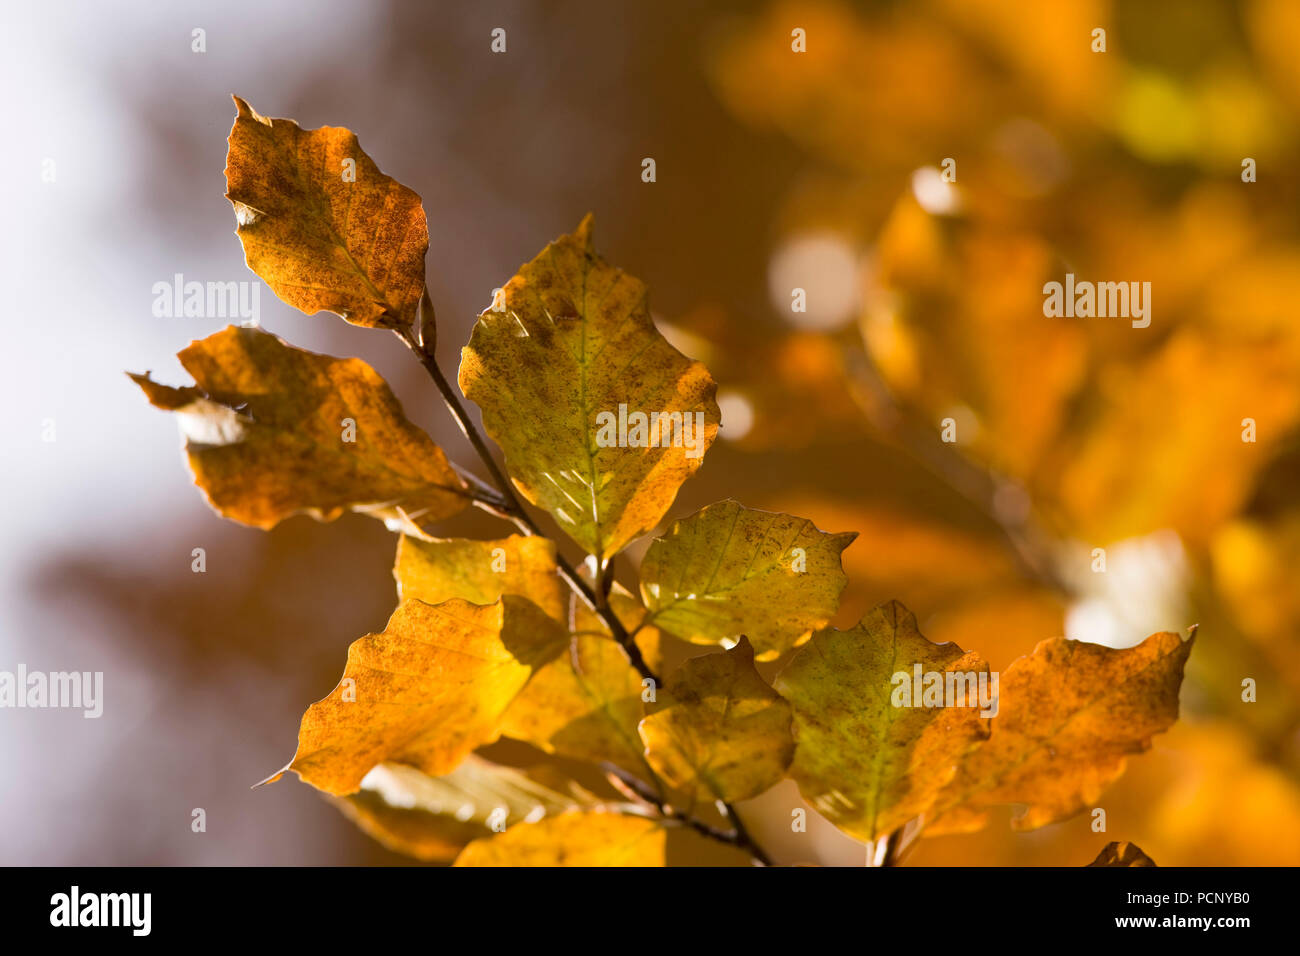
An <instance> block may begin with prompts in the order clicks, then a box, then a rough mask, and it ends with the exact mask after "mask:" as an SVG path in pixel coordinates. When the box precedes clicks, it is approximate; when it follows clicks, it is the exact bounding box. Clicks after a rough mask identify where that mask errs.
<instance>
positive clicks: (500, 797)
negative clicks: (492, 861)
mask: <svg viewBox="0 0 1300 956" xmlns="http://www.w3.org/2000/svg"><path fill="white" fill-rule="evenodd" d="M334 801H335V803H336V804H337V805H338V807H339V809H340V810H342V811H343V813H344V814H345V815H346V816H347V817H348V818H349V819H351V820H352V821H353V822H354V823H356V824H357V826H358V827H360V828H361V829H362V830H363V831H364V832H366V833H367V834H369V835H370V836H372V837H374V838H375V839H376V840H378V841H379V842H380V843H382V844H383V845H384V846H386V847H388V848H389V849H390V850H392V851H394V852H396V853H404V854H406V855H407V856H411V857H415V858H416V859H418V860H425V861H427V862H440V863H445V862H450V861H451V860H453V859H455V857H456V854H457V853H459V852H460V851H461V849H462V848H463V847H464V846H465V844H467V843H469V842H470V841H471V840H476V839H479V838H481V837H486V836H491V834H492V833H493V826H494V825H497V826H499V825H502V824H504V825H507V826H509V825H512V824H514V823H520V822H524V821H536V820H540V819H542V818H543V817H545V816H548V815H552V814H557V813H562V812H564V811H565V810H572V809H575V808H576V807H577V806H578V804H577V801H575V800H574V799H572V798H570V797H567V796H565V795H563V794H561V793H557V792H556V791H554V790H552V789H551V788H550V787H547V786H545V785H543V784H541V783H539V782H537V781H535V780H533V779H531V778H530V777H529V775H528V774H527V773H526V772H523V771H519V770H515V769H513V768H510V767H503V766H501V765H500V764H494V763H491V762H490V761H487V760H484V759H483V758H481V757H476V756H475V755H473V754H470V755H469V756H468V757H467V758H465V762H464V763H462V764H461V765H460V766H459V767H457V768H456V769H455V770H453V771H452V772H451V773H449V774H446V775H445V776H442V777H430V776H429V775H428V774H425V773H422V772H421V771H419V770H416V769H415V768H414V767H408V766H406V765H405V764H399V763H381V764H379V765H378V766H376V767H375V768H374V769H372V770H371V771H370V772H369V773H368V774H366V777H365V779H364V780H362V781H361V789H360V790H358V791H357V792H356V793H354V794H352V795H351V796H347V797H335V798H334Z"/></svg>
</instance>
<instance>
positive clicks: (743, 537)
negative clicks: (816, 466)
mask: <svg viewBox="0 0 1300 956" xmlns="http://www.w3.org/2000/svg"><path fill="white" fill-rule="evenodd" d="M855 537H857V535H856V534H853V533H848V534H827V533H825V532H823V531H818V530H817V528H816V527H814V526H813V523H812V522H811V521H808V520H807V519H805V518H796V517H794V516H793V515H785V514H775V513H773V512H770V511H757V510H754V509H751V508H746V507H744V506H743V505H740V504H738V503H737V502H735V501H721V502H718V503H717V504H713V505H709V506H708V507H707V508H705V509H703V510H702V511H699V512H697V513H696V514H693V515H691V516H690V517H689V518H684V519H682V520H681V521H678V522H675V523H674V524H673V526H672V527H671V528H670V529H669V530H668V533H667V534H666V535H664V536H663V537H662V538H657V539H656V540H655V541H654V542H653V543H652V544H651V545H650V548H649V550H648V551H647V552H646V556H645V559H644V560H643V561H642V562H641V595H642V598H643V600H644V601H645V604H646V607H647V608H649V610H650V620H651V621H652V622H653V623H654V625H655V626H656V627H659V628H661V629H662V630H665V631H668V632H670V633H672V634H675V635H677V636H678V637H681V638H683V639H685V640H688V641H692V642H693V643H696V644H727V643H729V642H731V641H734V640H735V639H737V638H738V637H739V636H740V635H741V634H744V635H745V636H747V637H748V638H749V640H750V643H752V644H753V645H754V651H755V653H756V654H757V657H758V660H760V661H767V660H772V659H774V658H776V657H777V656H779V655H780V654H781V653H783V652H784V651H787V650H789V649H790V648H792V647H795V646H797V645H799V644H800V643H802V642H803V641H804V640H806V639H807V637H808V635H809V634H810V633H811V632H812V631H813V630H814V629H816V628H819V627H822V626H824V625H825V624H826V623H827V622H828V621H829V620H830V619H831V617H832V616H833V615H834V614H835V611H836V610H837V609H838V608H839V604H840V592H841V591H843V590H844V585H845V584H847V583H848V578H847V577H846V576H845V574H844V569H843V567H842V566H841V564H840V553H841V552H842V551H843V550H844V549H845V548H846V547H848V545H849V543H850V542H851V541H852V540H853V539H854V538H855Z"/></svg>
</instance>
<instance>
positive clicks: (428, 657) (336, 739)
mask: <svg viewBox="0 0 1300 956" xmlns="http://www.w3.org/2000/svg"><path fill="white" fill-rule="evenodd" d="M563 647H564V633H563V631H561V629H560V628H559V626H558V625H557V624H556V623H555V622H554V621H552V620H551V619H550V618H549V617H547V616H546V615H545V614H544V613H543V612H542V611H541V610H540V609H538V607H537V606H536V605H534V604H532V603H531V602H529V601H527V600H525V599H523V598H518V597H514V596H506V597H503V598H502V599H501V600H500V601H498V602H497V603H495V604H490V605H483V606H480V605H476V604H470V603H468V602H467V601H462V600H459V599H456V600H450V601H447V602H445V603H443V604H438V605H432V604H425V603H424V602H423V601H406V602H404V603H403V604H402V605H401V606H400V607H399V608H398V609H397V610H396V611H395V612H394V613H393V616H392V618H390V619H389V621H388V626H387V627H386V628H384V630H383V632H382V633H380V634H368V635H366V636H365V637H363V638H361V639H360V640H358V641H354V642H353V644H352V646H351V647H349V648H348V663H347V667H346V668H345V669H344V671H343V679H342V680H341V681H339V685H338V686H337V687H336V688H334V690H333V692H332V693H331V694H330V695H329V696H328V697H326V698H325V699H324V700H321V701H318V702H317V703H315V704H312V705H311V707H309V708H308V709H307V712H306V713H305V714H304V715H303V718H302V726H301V728H300V729H299V731H298V751H297V753H296V754H295V755H294V758H293V760H292V761H291V762H290V763H289V765H288V766H287V767H286V768H285V770H293V771H295V772H296V773H297V774H298V776H300V777H301V778H302V779H303V780H305V781H306V782H307V783H310V784H311V785H312V786H313V787H316V788H317V789H319V790H324V791H325V792H326V793H332V794H335V795H343V794H349V793H355V792H356V791H357V790H358V789H359V788H360V786H361V781H362V779H363V778H364V777H365V776H366V774H367V773H368V772H369V771H370V770H371V768H372V767H374V766H375V765H376V764H379V763H384V762H394V763H404V764H410V765H411V766H414V767H418V768H419V769H421V770H423V771H424V772H425V773H428V774H430V775H432V776H440V775H442V774H446V773H450V772H451V771H452V770H454V769H455V768H456V766H457V765H458V764H459V763H460V762H461V761H462V760H463V759H464V758H465V757H466V756H467V755H468V754H469V753H470V751H472V750H474V749H475V748H476V747H480V746H482V745H483V744H487V743H491V742H492V741H494V740H496V738H497V736H498V735H499V733H500V725H501V716H502V714H504V713H505V710H506V708H507V707H508V706H509V705H510V702H511V701H512V700H514V698H515V696H516V695H517V694H518V693H519V691H520V690H521V689H522V688H523V686H524V684H525V683H526V682H527V680H528V678H529V677H530V676H531V675H532V674H533V672H534V671H535V670H537V669H538V668H539V667H541V666H542V665H543V664H545V663H546V661H548V660H550V659H551V658H553V657H554V656H555V655H556V654H558V653H560V651H561V650H562V649H563ZM283 772H284V771H281V773H283ZM278 776H279V775H278V774H277V775H276V777H278ZM273 779H274V778H273Z"/></svg>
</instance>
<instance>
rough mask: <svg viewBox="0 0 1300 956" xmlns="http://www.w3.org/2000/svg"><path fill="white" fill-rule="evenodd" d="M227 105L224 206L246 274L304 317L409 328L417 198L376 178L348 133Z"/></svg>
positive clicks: (416, 264) (424, 237) (416, 285)
mask: <svg viewBox="0 0 1300 956" xmlns="http://www.w3.org/2000/svg"><path fill="white" fill-rule="evenodd" d="M234 100H235V106H236V107H237V109H238V113H237V115H236V117H235V125H234V126H233V127H232V128H231V130H230V151H229V153H228V154H227V156H226V198H227V199H229V200H230V203H231V205H232V206H234V207H235V218H236V220H237V222H238V228H237V230H236V231H237V232H238V234H239V238H240V240H241V241H242V242H243V244H244V256H245V258H246V259H247V261H248V267H249V268H250V269H252V270H253V271H254V272H256V273H257V274H258V275H259V276H261V277H262V279H263V280H264V281H265V282H266V283H267V285H269V286H270V287H271V289H272V290H273V291H274V292H275V294H276V295H278V296H279V297H280V298H281V299H283V300H284V301H285V302H287V303H289V304H290V305H291V306H293V307H294V308H296V309H300V310H302V311H303V312H306V313H307V314H308V315H312V314H314V313H316V312H322V311H326V312H333V313H335V314H336V315H340V316H342V317H343V318H344V319H346V320H347V321H348V322H351V323H352V324H353V325H362V326H367V327H370V328H391V329H402V328H409V327H410V326H411V325H412V324H413V322H414V320H415V314H416V307H417V306H418V305H419V302H420V296H421V294H422V293H423V291H424V256H425V253H426V252H427V251H428V248H429V228H428V225H427V223H426V222H425V218H424V208H423V207H422V206H421V205H420V197H419V196H418V195H416V194H415V193H414V192H413V191H412V190H410V189H408V188H406V187H405V186H403V185H402V184H401V183H399V182H397V181H396V180H395V179H391V178H390V177H388V176H385V175H384V174H383V173H381V172H380V171H379V167H378V166H376V165H375V164H374V162H373V161H372V160H371V159H370V157H369V156H367V155H366V154H365V153H364V152H363V151H362V149H361V144H360V143H358V142H357V138H356V136H354V135H353V134H352V132H351V131H349V130H346V129H342V128H339V127H334V126H322V127H321V128H320V129H313V130H305V129H302V128H301V127H299V126H298V124H297V123H295V122H294V121H293V120H288V119H274V120H272V119H267V118H266V117H264V116H261V115H259V114H258V113H257V112H256V111H255V110H254V109H253V108H252V107H251V106H249V105H248V104H247V103H245V102H244V101H243V100H241V99H240V98H239V97H237V96H236V97H235V98H234Z"/></svg>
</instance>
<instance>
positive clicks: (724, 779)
mask: <svg viewBox="0 0 1300 956" xmlns="http://www.w3.org/2000/svg"><path fill="white" fill-rule="evenodd" d="M640 730H641V739H642V740H643V741H644V742H645V748H646V759H647V760H648V761H649V762H650V764H651V766H653V767H654V769H655V770H656V771H658V772H659V774H660V775H661V776H662V777H663V779H664V780H666V781H667V782H668V783H670V784H671V785H672V786H674V787H676V788H677V789H678V790H680V791H682V792H683V793H684V794H686V796H687V798H688V799H689V800H690V801H691V803H692V804H693V803H695V802H696V801H697V800H701V801H705V802H707V801H709V800H725V801H727V802H728V803H731V802H734V801H737V800H748V799H749V798H750V797H755V796H758V794H760V793H762V792H763V791H764V790H767V789H768V788H769V787H772V786H774V785H775V784H777V783H778V782H780V780H781V778H782V777H783V776H785V771H786V768H787V767H789V765H790V760H791V758H792V757H793V756H794V738H793V737H792V736H791V731H790V705H789V704H788V703H786V702H785V701H784V700H782V699H781V695H780V694H778V693H777V692H776V691H774V690H773V689H772V688H771V687H769V686H768V683H767V681H765V680H763V678H762V677H761V676H760V675H759V673H758V671H757V670H755V668H754V649H753V648H752V647H750V645H749V641H748V640H746V639H745V638H743V637H742V638H741V639H740V643H739V644H737V645H736V646H735V647H734V648H732V649H731V650H729V651H723V652H722V653H719V654H706V655H704V656H703V657H696V658H692V659H691V660H688V661H687V662H686V663H685V664H683V665H682V666H681V667H679V668H677V670H676V671H674V672H673V674H672V676H670V677H669V678H668V686H667V687H666V688H664V689H663V690H661V691H660V692H659V694H658V699H657V700H656V701H655V702H654V703H651V704H647V705H646V717H645V719H644V720H642V721H641V726H640Z"/></svg>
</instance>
